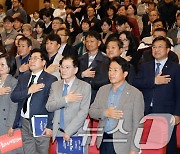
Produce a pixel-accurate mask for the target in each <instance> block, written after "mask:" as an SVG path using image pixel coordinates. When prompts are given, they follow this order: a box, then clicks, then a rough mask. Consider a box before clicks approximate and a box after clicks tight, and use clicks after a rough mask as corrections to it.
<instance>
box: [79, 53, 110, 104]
mask: <svg viewBox="0 0 180 154" xmlns="http://www.w3.org/2000/svg"><path fill="white" fill-rule="evenodd" d="M79 62H80V67H79V71H78V73H77V77H78V78H79V79H81V80H83V81H85V82H87V83H89V84H91V83H92V80H93V78H89V77H85V78H82V77H81V74H82V72H83V71H85V70H87V69H88V68H90V67H92V71H96V69H97V67H98V66H99V65H100V64H101V63H102V62H108V58H107V57H106V56H105V55H103V54H102V53H101V51H98V53H97V55H96V57H95V58H94V60H93V62H92V63H91V65H90V66H88V64H89V54H88V53H86V54H84V55H82V56H81V57H80V58H79ZM96 93H97V90H95V89H92V94H91V103H92V102H93V101H94V98H95V96H96Z"/></svg>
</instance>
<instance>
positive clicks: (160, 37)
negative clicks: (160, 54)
mask: <svg viewBox="0 0 180 154" xmlns="http://www.w3.org/2000/svg"><path fill="white" fill-rule="evenodd" d="M157 41H164V42H165V43H166V47H167V48H171V42H170V41H169V39H168V38H166V37H163V36H158V37H156V38H155V39H154V40H153V42H152V46H153V44H154V43H155V42H157Z"/></svg>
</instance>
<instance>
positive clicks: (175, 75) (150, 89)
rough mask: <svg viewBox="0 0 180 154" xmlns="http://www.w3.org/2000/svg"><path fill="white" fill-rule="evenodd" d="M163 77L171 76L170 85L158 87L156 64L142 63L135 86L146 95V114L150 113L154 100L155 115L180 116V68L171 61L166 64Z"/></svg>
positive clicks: (152, 62) (151, 62)
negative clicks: (155, 80) (156, 82)
mask: <svg viewBox="0 0 180 154" xmlns="http://www.w3.org/2000/svg"><path fill="white" fill-rule="evenodd" d="M162 75H170V77H171V81H170V82H169V83H168V84H163V85H156V84H154V79H155V62H154V61H150V62H147V63H142V64H141V66H140V70H139V72H138V75H137V77H136V78H135V80H134V82H133V85H134V86H135V87H137V88H138V89H140V90H141V91H142V92H143V95H144V101H145V114H147V113H148V112H149V107H150V104H151V102H152V100H153V108H152V109H153V110H152V112H153V113H170V114H172V115H177V116H180V112H179V111H180V95H179V93H180V82H179V76H180V66H179V65H178V64H176V63H174V62H172V61H170V60H167V62H166V63H165V65H164V67H163V70H162Z"/></svg>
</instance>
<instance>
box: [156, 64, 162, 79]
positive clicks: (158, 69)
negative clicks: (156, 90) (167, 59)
mask: <svg viewBox="0 0 180 154" xmlns="http://www.w3.org/2000/svg"><path fill="white" fill-rule="evenodd" d="M156 65H157V67H156V70H155V76H157V75H158V74H159V72H160V65H161V63H156Z"/></svg>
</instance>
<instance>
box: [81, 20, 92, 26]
mask: <svg viewBox="0 0 180 154" xmlns="http://www.w3.org/2000/svg"><path fill="white" fill-rule="evenodd" d="M82 23H87V24H88V25H89V27H91V21H90V20H89V19H88V18H85V19H83V20H82V21H81V26H82Z"/></svg>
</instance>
